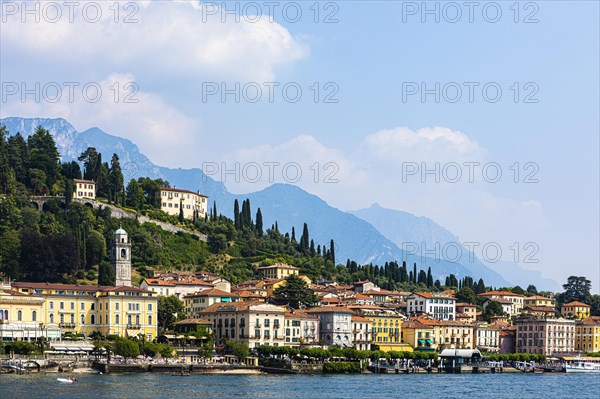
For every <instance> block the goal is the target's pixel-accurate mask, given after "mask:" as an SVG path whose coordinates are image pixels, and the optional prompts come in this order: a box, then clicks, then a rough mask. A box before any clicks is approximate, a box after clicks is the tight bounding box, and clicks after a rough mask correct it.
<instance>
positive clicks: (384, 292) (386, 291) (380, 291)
mask: <svg viewBox="0 0 600 399" xmlns="http://www.w3.org/2000/svg"><path fill="white" fill-rule="evenodd" d="M364 294H365V295H391V294H393V292H392V291H388V290H379V291H377V290H371V291H367V292H365V293H364Z"/></svg>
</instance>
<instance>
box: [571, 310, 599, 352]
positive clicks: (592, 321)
mask: <svg viewBox="0 0 600 399" xmlns="http://www.w3.org/2000/svg"><path fill="white" fill-rule="evenodd" d="M575 350H576V351H578V352H598V351H600V317H598V316H592V317H589V318H587V319H583V320H580V321H578V322H577V324H576V325H575Z"/></svg>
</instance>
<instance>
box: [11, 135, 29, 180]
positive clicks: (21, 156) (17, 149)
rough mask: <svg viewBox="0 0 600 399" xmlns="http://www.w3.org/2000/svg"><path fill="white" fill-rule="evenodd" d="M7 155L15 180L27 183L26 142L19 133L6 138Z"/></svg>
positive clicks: (27, 154)
mask: <svg viewBox="0 0 600 399" xmlns="http://www.w3.org/2000/svg"><path fill="white" fill-rule="evenodd" d="M7 157H8V163H9V165H10V167H11V168H12V170H13V171H14V173H15V178H16V179H17V181H18V182H19V183H22V184H28V181H29V174H28V169H29V150H28V149H27V142H26V141H25V139H24V138H23V136H22V135H21V133H17V134H15V135H14V136H11V137H9V138H8V141H7Z"/></svg>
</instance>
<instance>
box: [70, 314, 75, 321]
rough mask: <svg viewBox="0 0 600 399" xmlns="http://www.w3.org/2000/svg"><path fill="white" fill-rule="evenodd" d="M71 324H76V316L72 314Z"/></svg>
mask: <svg viewBox="0 0 600 399" xmlns="http://www.w3.org/2000/svg"><path fill="white" fill-rule="evenodd" d="M71 324H75V315H74V314H72V313H71Z"/></svg>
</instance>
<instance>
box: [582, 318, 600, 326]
mask: <svg viewBox="0 0 600 399" xmlns="http://www.w3.org/2000/svg"><path fill="white" fill-rule="evenodd" d="M577 324H585V325H588V326H600V317H599V316H592V317H588V318H587V319H583V320H581V321H579V322H578V323H577Z"/></svg>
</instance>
